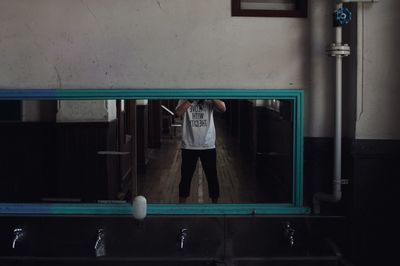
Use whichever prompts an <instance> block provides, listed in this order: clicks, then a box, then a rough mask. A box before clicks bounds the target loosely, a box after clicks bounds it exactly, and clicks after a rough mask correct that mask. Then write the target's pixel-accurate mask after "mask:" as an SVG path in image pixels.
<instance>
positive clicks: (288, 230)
mask: <svg viewBox="0 0 400 266" xmlns="http://www.w3.org/2000/svg"><path fill="white" fill-rule="evenodd" d="M295 232H296V230H295V229H294V228H293V227H292V225H291V224H290V223H289V222H287V223H285V227H284V231H283V233H284V235H285V237H286V238H287V239H288V240H289V246H291V247H293V246H294V233H295Z"/></svg>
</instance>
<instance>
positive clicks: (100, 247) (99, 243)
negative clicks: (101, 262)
mask: <svg viewBox="0 0 400 266" xmlns="http://www.w3.org/2000/svg"><path fill="white" fill-rule="evenodd" d="M104 236H105V234H104V229H102V228H100V229H98V230H97V240H96V243H95V244H94V250H95V251H96V257H102V256H105V255H106V247H105V244H106V243H105V238H104Z"/></svg>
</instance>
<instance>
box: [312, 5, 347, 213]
mask: <svg viewBox="0 0 400 266" xmlns="http://www.w3.org/2000/svg"><path fill="white" fill-rule="evenodd" d="M342 7H343V4H342V3H338V4H336V9H339V8H342ZM334 44H335V45H337V46H341V45H342V28H341V27H339V26H336V27H335V43H334ZM335 58H336V70H335V75H336V78H335V84H336V87H335V91H336V96H335V136H334V158H333V159H334V173H333V191H332V194H326V193H322V192H318V193H316V194H315V195H314V198H313V211H314V213H316V214H319V213H320V212H321V207H320V201H321V200H323V201H328V202H338V201H340V200H341V198H342V191H341V185H342V184H341V183H342V180H341V178H342V177H341V175H342V161H341V156H342V59H343V56H342V55H341V54H339V53H337V54H335Z"/></svg>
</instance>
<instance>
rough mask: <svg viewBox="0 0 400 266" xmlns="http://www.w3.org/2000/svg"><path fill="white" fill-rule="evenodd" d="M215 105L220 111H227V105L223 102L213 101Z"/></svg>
mask: <svg viewBox="0 0 400 266" xmlns="http://www.w3.org/2000/svg"><path fill="white" fill-rule="evenodd" d="M212 103H213V105H214V106H215V108H217V110H218V111H220V112H221V113H224V112H225V111H226V106H225V103H224V102H223V101H221V100H212Z"/></svg>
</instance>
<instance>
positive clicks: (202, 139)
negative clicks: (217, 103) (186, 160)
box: [178, 100, 215, 150]
mask: <svg viewBox="0 0 400 266" xmlns="http://www.w3.org/2000/svg"><path fill="white" fill-rule="evenodd" d="M183 101H184V100H180V101H179V103H178V106H179V105H180V104H182V103H183ZM213 112H214V105H213V104H212V102H211V101H207V100H205V101H204V102H203V103H202V104H197V101H194V102H193V103H192V104H191V105H190V107H189V108H188V109H187V110H186V112H185V113H184V115H183V117H182V120H183V125H182V149H189V150H207V149H214V148H215V125H214V116H213Z"/></svg>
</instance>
